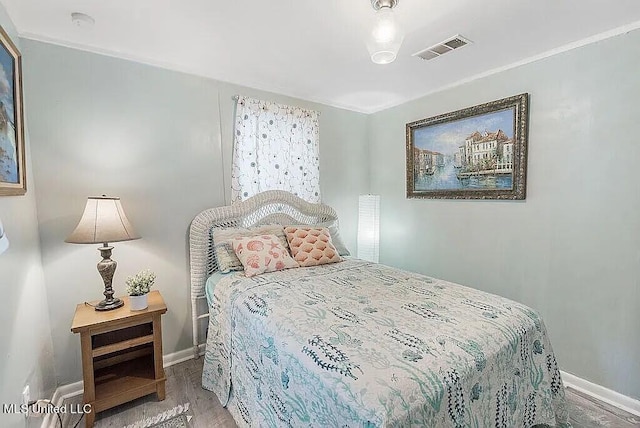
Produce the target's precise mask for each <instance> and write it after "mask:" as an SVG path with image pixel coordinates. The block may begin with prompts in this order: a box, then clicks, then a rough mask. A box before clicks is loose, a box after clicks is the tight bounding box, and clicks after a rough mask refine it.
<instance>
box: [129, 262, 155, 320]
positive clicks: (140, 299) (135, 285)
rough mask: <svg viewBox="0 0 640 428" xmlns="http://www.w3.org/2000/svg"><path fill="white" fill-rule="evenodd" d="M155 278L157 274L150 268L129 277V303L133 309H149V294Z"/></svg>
mask: <svg viewBox="0 0 640 428" xmlns="http://www.w3.org/2000/svg"><path fill="white" fill-rule="evenodd" d="M155 280H156V274H155V273H153V272H151V271H150V270H149V269H147V270H143V271H140V272H138V273H137V274H135V275H133V276H129V277H127V281H126V284H127V294H129V304H130V305H131V308H130V309H131V310H132V311H141V310H143V309H147V307H148V306H149V303H148V301H147V294H149V291H150V290H151V286H152V285H153V283H154V282H155Z"/></svg>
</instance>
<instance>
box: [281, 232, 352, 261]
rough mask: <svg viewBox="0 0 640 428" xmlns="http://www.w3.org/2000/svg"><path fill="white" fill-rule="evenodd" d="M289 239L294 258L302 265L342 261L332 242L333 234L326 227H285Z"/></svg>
mask: <svg viewBox="0 0 640 428" xmlns="http://www.w3.org/2000/svg"><path fill="white" fill-rule="evenodd" d="M284 231H285V232H286V234H287V241H289V249H290V250H291V255H292V256H293V259H294V260H295V261H296V262H298V263H299V264H300V266H304V267H306V266H318V265H324V264H327V263H336V262H339V261H342V257H340V254H338V250H336V247H334V246H333V244H332V243H331V235H330V234H329V229H327V228H326V227H322V228H316V227H304V226H302V227H296V226H289V227H286V228H285V229H284Z"/></svg>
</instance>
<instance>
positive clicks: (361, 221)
mask: <svg viewBox="0 0 640 428" xmlns="http://www.w3.org/2000/svg"><path fill="white" fill-rule="evenodd" d="M379 245H380V196H378V195H360V197H359V199H358V258H359V259H363V260H368V261H370V262H374V263H378V260H379V257H380V246H379Z"/></svg>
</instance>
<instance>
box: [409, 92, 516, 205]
mask: <svg viewBox="0 0 640 428" xmlns="http://www.w3.org/2000/svg"><path fill="white" fill-rule="evenodd" d="M528 103H529V95H528V94H526V93H525V94H520V95H516V96H513V97H508V98H503V99H501V100H497V101H492V102H489V103H486V104H480V105H477V106H473V107H468V108H465V109H462V110H458V111H454V112H450V113H445V114H441V115H439V116H435V117H430V118H427V119H422V120H418V121H416V122H411V123H408V124H407V125H406V131H407V134H406V137H407V170H406V173H407V198H432V199H525V196H526V178H527V132H528Z"/></svg>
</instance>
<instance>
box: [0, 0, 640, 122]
mask: <svg viewBox="0 0 640 428" xmlns="http://www.w3.org/2000/svg"><path fill="white" fill-rule="evenodd" d="M0 2H1V3H2V4H3V5H4V6H5V8H6V9H7V11H8V13H9V15H10V17H11V19H12V20H13V22H14V24H15V26H16V27H17V29H18V32H19V33H20V34H21V36H23V37H27V38H32V39H37V40H44V41H50V42H54V43H59V44H63V45H67V46H72V47H78V48H81V49H86V50H91V51H95V52H101V53H106V54H110V55H115V56H119V57H123V58H129V59H133V60H136V61H140V62H145V63H149V64H154V65H159V66H162V67H167V68H171V69H176V70H181V71H185V72H189V73H193V74H197V75H202V76H207V77H211V78H214V79H218V80H222V81H226V82H232V83H236V84H239V85H244V86H249V87H253V88H257V89H262V90H267V91H273V92H277V93H281V94H286V95H291V96H294V97H298V98H302V99H306V100H311V101H317V102H321V103H324V104H329V105H333V106H338V107H343V108H346V109H350V110H355V111H361V112H365V113H371V112H375V111H378V110H382V109H385V108H388V107H391V106H394V105H397V104H400V103H403V102H406V101H408V100H410V99H415V98H418V97H420V96H423V95H426V94H428V93H431V92H434V91H436V90H438V89H441V88H443V87H446V86H450V85H452V84H454V83H456V82H460V81H464V80H467V79H470V78H473V77H474V76H478V75H480V74H484V73H487V72H489V71H491V70H496V69H500V68H505V67H508V66H510V65H512V64H514V63H520V62H523V61H526V60H527V59H529V58H532V57H536V56H540V55H544V54H545V53H548V52H549V51H553V50H555V49H557V48H559V47H563V48H562V49H565V48H567V45H569V46H577V45H580V44H583V43H584V42H585V39H587V41H589V40H595V39H598V38H602V37H604V36H606V35H612V34H617V33H620V32H622V31H623V30H624V31H628V30H631V29H635V28H639V27H640V1H639V0H481V1H479V0H457V1H452V0H400V2H399V5H398V7H397V8H396V9H395V11H396V13H397V15H398V20H399V22H400V23H401V25H402V27H403V28H404V29H405V32H406V37H405V40H404V43H403V45H402V48H401V50H400V53H399V54H398V59H397V60H396V61H395V62H394V63H392V64H389V65H376V64H373V63H372V62H371V61H370V59H369V56H368V53H367V49H366V46H365V33H366V30H367V27H368V24H369V21H370V19H371V17H372V15H373V13H374V12H373V9H372V8H371V3H370V0H322V1H318V0H272V1H265V0H228V1H225V2H223V1H221V0H214V1H211V0H101V1H98V0H0ZM71 12H84V13H87V14H89V15H91V16H92V17H93V18H94V19H95V25H94V26H93V27H91V28H81V27H77V26H75V25H73V24H72V23H71V18H70V14H71ZM621 27H622V28H621ZM457 33H459V34H461V35H463V36H464V37H466V38H468V39H471V40H472V41H473V42H474V43H473V44H472V45H469V46H466V47H464V48H462V49H459V50H456V51H454V52H451V53H449V54H447V55H445V56H443V57H441V58H437V59H435V60H432V61H423V60H420V59H417V58H414V57H412V56H411V54H412V53H414V52H416V51H419V50H422V49H424V48H426V47H429V46H431V45H433V44H435V43H438V42H440V41H442V40H444V39H446V38H448V37H450V36H453V35H454V34H457ZM603 33H606V34H604V35H603ZM636 54H637V52H636Z"/></svg>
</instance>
